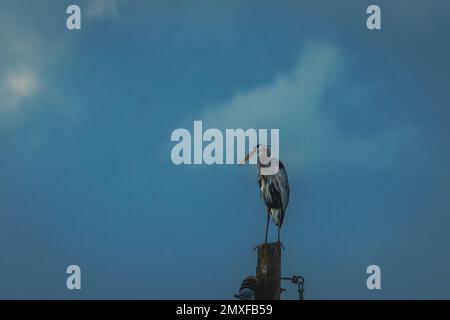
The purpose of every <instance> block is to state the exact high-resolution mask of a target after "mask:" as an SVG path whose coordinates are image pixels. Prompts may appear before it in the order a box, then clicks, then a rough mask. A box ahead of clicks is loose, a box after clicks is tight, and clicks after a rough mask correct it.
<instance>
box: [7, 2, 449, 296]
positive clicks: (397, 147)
mask: <svg viewBox="0 0 450 320" xmlns="http://www.w3.org/2000/svg"><path fill="white" fill-rule="evenodd" d="M72 3H77V4H79V5H80V7H81V10H82V30H81V31H68V30H67V29H66V28H65V20H66V17H67V15H66V13H65V10H66V7H67V6H68V5H69V4H72ZM105 3H108V5H105ZM370 4H378V5H379V6H380V7H381V10H382V30H380V31H369V30H368V29H367V28H366V26H365V23H366V17H367V15H366V13H365V11H366V8H367V6H368V5H370ZM449 13H450V3H449V2H448V1H438V0H433V1H412V0H408V1H406V0H405V1H403V0H395V1H392V0H391V1H357V0H353V1H331V0H329V1H324V0H322V1H320V0H315V1H302V0H298V1H242V0H241V1H145V2H144V1H132V0H123V1H120V0H114V1H113V0H111V1H100V0H97V1H94V0H92V1H81V0H80V1H75V2H73V1H56V0H55V1H49V0H46V1H39V2H37V1H22V0H14V1H12V0H2V1H1V3H0V43H1V46H0V48H1V49H0V298H69V299H70V298H125V299H128V298H138V299H147V298H154V299H155V298H156V299H157V298H160V299H174V298H178V299H197V298H202V299H231V298H232V295H233V294H234V293H236V292H237V290H238V288H239V285H240V282H241V280H242V279H243V278H244V277H245V276H247V275H250V274H253V273H254V271H255V263H256V256H255V252H253V251H252V248H253V247H254V246H255V245H256V244H258V243H260V242H261V241H263V237H264V224H265V208H264V205H263V202H262V200H261V199H260V197H259V194H258V188H257V184H256V174H257V172H256V168H255V167H253V166H246V167H239V166H232V165H228V166H206V165H204V166H175V165H173V164H172V162H171V159H170V150H171V148H172V147H173V145H174V143H172V142H171V141H170V135H171V133H172V131H173V130H174V129H177V128H187V129H189V130H192V126H193V121H194V120H202V121H203V125H204V127H205V128H210V127H215V128H221V129H225V128H239V127H243V128H279V129H280V154H281V160H282V161H283V162H284V164H285V165H286V168H287V171H288V174H289V178H290V183H291V201H290V204H289V208H288V210H287V213H286V219H285V225H284V226H283V229H282V240H283V243H284V245H285V247H286V250H285V251H284V252H283V263H282V273H283V275H285V276H290V275H292V274H301V275H303V276H304V277H305V278H306V292H305V298H307V299H333V298H342V299H345V298H357V299H366V298H368V299H372V298H374V299H379V298H387V299H391V298H401V299H407V298H447V299H448V298H450V276H449V274H448V270H449V269H450V256H449V254H448V251H449V250H448V245H449V242H450V234H449V232H448V230H449V228H450V215H449V213H450V212H449V208H450V198H449V196H448V192H449V187H450V186H449V181H450V166H449V165H448V163H450V153H449V150H450V149H449V136H450V126H449V124H450V111H449V110H450V109H449V103H448V101H450V88H449V83H450V82H449V74H450V63H449V58H448V57H450V43H449V40H448V39H450V37H449V30H450V19H449ZM271 231H272V233H271V235H272V236H273V239H275V230H274V229H272V230H271ZM71 264H77V265H79V266H80V267H81V270H82V290H81V291H79V292H73V291H68V290H67V289H66V286H65V284H66V277H67V275H66V274H65V270H66V267H67V266H68V265H71ZM371 264H377V265H379V266H380V267H381V270H382V290H380V291H377V292H374V291H369V290H368V289H367V288H366V278H367V275H366V273H365V271H366V268H367V266H369V265H371ZM285 287H286V288H287V289H288V290H287V292H285V293H283V296H284V298H286V299H295V298H296V292H295V290H294V287H293V286H292V285H291V284H286V285H285Z"/></svg>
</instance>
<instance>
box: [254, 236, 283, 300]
mask: <svg viewBox="0 0 450 320" xmlns="http://www.w3.org/2000/svg"><path fill="white" fill-rule="evenodd" d="M256 278H257V279H258V283H259V286H258V290H257V292H256V300H280V294H281V285H280V282H281V243H280V242H274V243H265V244H261V245H259V246H258V262H257V266H256Z"/></svg>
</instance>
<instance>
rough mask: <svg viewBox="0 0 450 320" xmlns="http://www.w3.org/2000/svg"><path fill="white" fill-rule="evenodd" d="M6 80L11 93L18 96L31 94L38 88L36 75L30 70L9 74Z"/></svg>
mask: <svg viewBox="0 0 450 320" xmlns="http://www.w3.org/2000/svg"><path fill="white" fill-rule="evenodd" d="M6 82H7V86H8V88H9V90H10V92H11V94H13V95H15V96H18V97H28V96H31V95H32V94H33V93H35V92H36V91H37V88H38V85H37V80H36V76H35V75H34V74H33V73H32V72H22V73H18V74H11V75H9V76H8V78H7V80H6Z"/></svg>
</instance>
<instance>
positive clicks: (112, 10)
mask: <svg viewBox="0 0 450 320" xmlns="http://www.w3.org/2000/svg"><path fill="white" fill-rule="evenodd" d="M126 2H127V0H90V1H89V2H87V9H86V12H87V14H88V16H89V17H91V18H103V17H108V18H115V17H117V16H118V15H119V13H120V8H121V7H122V6H123V5H124V4H126Z"/></svg>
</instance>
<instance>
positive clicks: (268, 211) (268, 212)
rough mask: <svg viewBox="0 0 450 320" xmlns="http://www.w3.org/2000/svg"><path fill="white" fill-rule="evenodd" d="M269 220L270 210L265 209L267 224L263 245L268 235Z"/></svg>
mask: <svg viewBox="0 0 450 320" xmlns="http://www.w3.org/2000/svg"><path fill="white" fill-rule="evenodd" d="M269 219H270V209H269V207H267V223H266V239H265V240H264V243H267V234H268V233H269Z"/></svg>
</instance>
